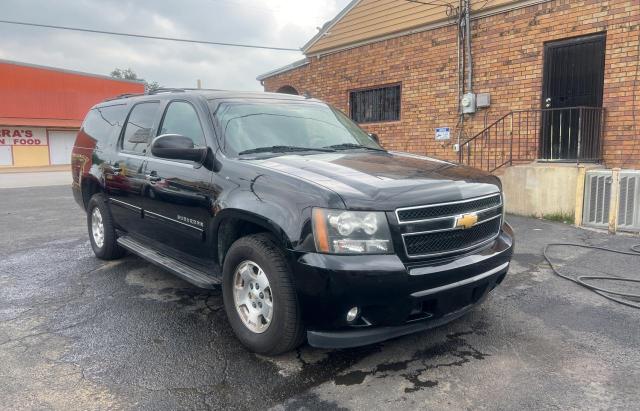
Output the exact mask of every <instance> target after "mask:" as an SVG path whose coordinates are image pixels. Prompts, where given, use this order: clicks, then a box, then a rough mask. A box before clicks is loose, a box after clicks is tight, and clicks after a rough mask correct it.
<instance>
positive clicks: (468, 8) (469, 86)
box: [464, 0, 473, 93]
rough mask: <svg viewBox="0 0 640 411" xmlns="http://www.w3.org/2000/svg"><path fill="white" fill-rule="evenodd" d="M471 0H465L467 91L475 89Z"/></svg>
mask: <svg viewBox="0 0 640 411" xmlns="http://www.w3.org/2000/svg"><path fill="white" fill-rule="evenodd" d="M470 3H471V0H465V6H464V8H465V10H464V19H465V25H464V26H465V27H464V28H465V40H466V41H465V43H466V44H465V46H466V54H467V66H468V67H467V93H471V92H472V91H473V59H472V57H471V4H470Z"/></svg>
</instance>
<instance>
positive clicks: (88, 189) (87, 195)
mask: <svg viewBox="0 0 640 411" xmlns="http://www.w3.org/2000/svg"><path fill="white" fill-rule="evenodd" d="M101 191H102V190H101V189H100V185H99V184H98V183H97V182H96V181H94V180H82V202H83V203H84V209H85V210H86V209H87V207H88V206H89V200H91V197H93V195H94V194H96V193H99V192H101Z"/></svg>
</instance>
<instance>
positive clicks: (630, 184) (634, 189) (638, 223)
mask: <svg viewBox="0 0 640 411" xmlns="http://www.w3.org/2000/svg"><path fill="white" fill-rule="evenodd" d="M618 229H619V230H629V231H640V171H637V170H633V171H627V170H624V171H621V172H620V203H619V206H618Z"/></svg>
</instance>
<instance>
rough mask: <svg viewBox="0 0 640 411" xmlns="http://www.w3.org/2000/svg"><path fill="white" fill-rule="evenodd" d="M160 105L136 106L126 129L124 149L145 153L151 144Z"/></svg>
mask: <svg viewBox="0 0 640 411" xmlns="http://www.w3.org/2000/svg"><path fill="white" fill-rule="evenodd" d="M159 108H160V103H158V102H152V103H141V104H136V105H135V106H134V107H133V110H131V114H129V119H128V120H127V125H126V126H125V129H124V138H123V139H122V149H123V150H126V151H135V152H137V153H144V152H145V151H146V149H147V147H148V146H149V143H151V137H152V132H153V122H154V120H155V118H156V116H157V114H158V109H159Z"/></svg>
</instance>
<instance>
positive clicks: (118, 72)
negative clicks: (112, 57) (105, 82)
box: [111, 67, 162, 92]
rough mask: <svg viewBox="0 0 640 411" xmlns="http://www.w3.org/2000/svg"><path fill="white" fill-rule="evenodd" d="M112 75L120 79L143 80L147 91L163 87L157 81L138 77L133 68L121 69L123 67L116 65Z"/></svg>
mask: <svg viewBox="0 0 640 411" xmlns="http://www.w3.org/2000/svg"><path fill="white" fill-rule="evenodd" d="M111 77H113V78H119V79H123V80H138V81H141V82H143V83H144V89H145V91H147V92H149V91H154V90H157V89H159V88H161V87H162V86H161V85H160V84H159V83H158V82H157V81H146V80H145V79H142V78H138V75H137V74H136V72H135V71H133V70H131V68H126V69H121V68H117V67H116V68H115V69H114V70H113V71H112V72H111Z"/></svg>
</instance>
